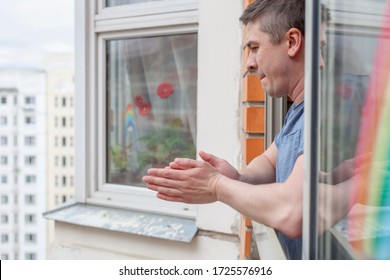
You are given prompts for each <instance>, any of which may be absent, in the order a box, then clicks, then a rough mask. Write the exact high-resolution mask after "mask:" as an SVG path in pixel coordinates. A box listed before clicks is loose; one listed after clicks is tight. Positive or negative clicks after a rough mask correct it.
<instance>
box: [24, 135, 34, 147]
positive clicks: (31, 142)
mask: <svg viewBox="0 0 390 280" xmlns="http://www.w3.org/2000/svg"><path fill="white" fill-rule="evenodd" d="M24 144H25V145H26V146H35V136H25V137H24Z"/></svg>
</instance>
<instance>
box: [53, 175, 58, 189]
mask: <svg viewBox="0 0 390 280" xmlns="http://www.w3.org/2000/svg"><path fill="white" fill-rule="evenodd" d="M58 182H59V177H58V175H56V176H55V177H54V185H55V186H56V187H58Z"/></svg>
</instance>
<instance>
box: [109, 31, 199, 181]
mask: <svg viewBox="0 0 390 280" xmlns="http://www.w3.org/2000/svg"><path fill="white" fill-rule="evenodd" d="M196 47H197V40H196V34H184V35H183V34H181V35H170V36H157V37H148V38H137V39H126V40H110V41H108V42H107V60H108V63H109V65H110V66H111V65H112V66H114V65H115V67H109V68H108V76H107V85H108V86H107V99H108V100H109V102H108V103H109V104H108V106H109V111H110V112H112V114H110V115H109V118H108V127H107V131H110V133H109V139H108V147H109V150H108V151H107V154H108V170H107V178H108V180H107V181H108V182H109V183H115V184H123V185H137V186H141V185H143V184H142V183H141V177H142V175H144V174H145V170H146V169H147V168H148V167H151V166H165V165H167V164H168V163H169V161H170V160H171V159H172V158H175V157H178V156H186V157H194V156H195V142H194V141H195V131H194V129H195V127H194V126H193V125H194V124H195V117H196V112H195V109H196V108H195V107H194V104H193V103H192V102H193V101H194V100H193V99H192V98H193V97H194V96H196V85H195V84H196V79H195V78H196V71H197V70H196V67H194V65H196ZM145 49H147V50H148V52H146V53H145V52H144V51H143V50H145ZM128 50H131V51H130V52H129V51H128ZM113 63H114V64H113ZM118 69H119V71H118ZM185 75H186V76H187V79H185V78H184V76H185ZM118 77H121V79H120V81H117V80H116V79H117V78H118ZM191 77H192V79H191ZM129 84H130V85H131V86H130V94H129V92H128V91H129V90H127V94H124V92H125V91H126V88H129V87H128V85H129ZM121 116H125V117H121ZM122 135H123V136H124V137H121V136H122ZM162 139H164V140H163V141H161V140H162ZM123 171H125V172H123ZM124 173H125V174H124Z"/></svg>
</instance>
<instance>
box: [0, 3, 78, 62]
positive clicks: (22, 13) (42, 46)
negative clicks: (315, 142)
mask: <svg viewBox="0 0 390 280" xmlns="http://www.w3.org/2000/svg"><path fill="white" fill-rule="evenodd" d="M74 1H77V0H1V2H0V3H1V9H0V68H6V67H11V68H15V67H16V68H17V67H24V68H26V67H34V68H42V67H43V66H42V62H43V60H44V58H45V56H47V55H49V54H53V53H64V52H67V53H69V52H74Z"/></svg>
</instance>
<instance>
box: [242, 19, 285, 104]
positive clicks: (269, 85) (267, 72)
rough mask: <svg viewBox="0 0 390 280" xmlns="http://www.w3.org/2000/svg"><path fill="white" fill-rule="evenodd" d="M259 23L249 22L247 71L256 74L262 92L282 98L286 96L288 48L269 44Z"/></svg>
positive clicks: (279, 44)
mask: <svg viewBox="0 0 390 280" xmlns="http://www.w3.org/2000/svg"><path fill="white" fill-rule="evenodd" d="M260 24H261V23H260V21H259V20H256V21H255V22H249V23H248V25H247V27H248V35H247V42H246V47H247V48H249V56H248V59H247V62H246V66H247V70H249V71H251V72H254V73H256V74H257V75H258V76H259V78H260V80H261V84H262V86H263V89H264V91H265V92H266V93H267V94H268V95H269V96H271V97H283V96H286V95H287V94H288V81H287V80H288V79H286V77H288V75H287V71H289V70H288V69H289V68H288V67H287V62H288V59H289V58H288V55H287V51H288V46H287V44H284V43H283V40H282V42H281V43H278V44H273V43H271V42H270V39H269V35H268V33H265V32H263V31H261V30H260Z"/></svg>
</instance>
